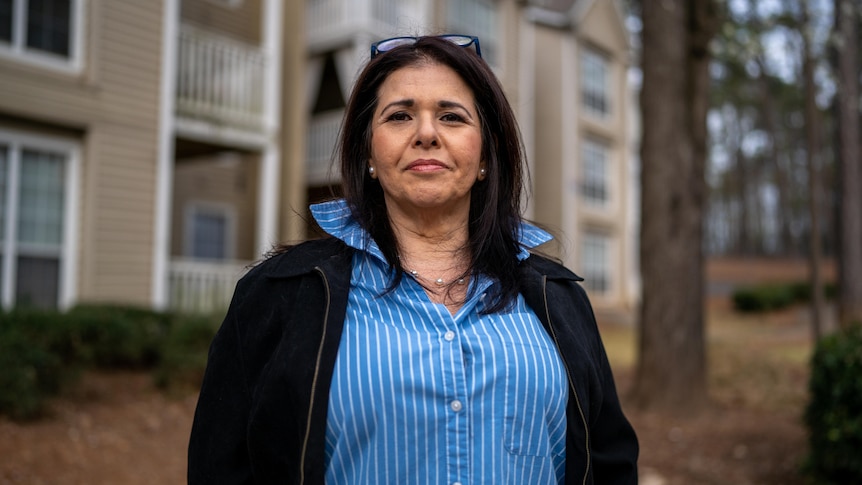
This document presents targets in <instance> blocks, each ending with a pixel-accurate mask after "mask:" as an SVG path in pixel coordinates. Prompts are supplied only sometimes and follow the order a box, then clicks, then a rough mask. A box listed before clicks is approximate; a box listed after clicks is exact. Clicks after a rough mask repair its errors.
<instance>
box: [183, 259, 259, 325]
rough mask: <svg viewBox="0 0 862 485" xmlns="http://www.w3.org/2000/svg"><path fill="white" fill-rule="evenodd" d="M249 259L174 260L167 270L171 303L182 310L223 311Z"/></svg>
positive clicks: (188, 311)
mask: <svg viewBox="0 0 862 485" xmlns="http://www.w3.org/2000/svg"><path fill="white" fill-rule="evenodd" d="M249 264H250V262H248V261H233V262H210V261H200V260H190V259H176V258H175V259H173V260H172V261H171V262H170V267H169V269H168V292H169V293H168V298H169V300H168V306H169V308H170V309H171V310H172V311H177V312H180V313H196V314H210V313H222V312H224V311H225V310H227V307H228V305H229V304H230V300H231V297H232V296H233V290H234V287H235V286H236V282H237V281H238V280H239V278H240V277H242V275H243V274H245V272H246V270H247V269H248V265H249Z"/></svg>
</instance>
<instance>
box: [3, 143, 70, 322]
mask: <svg viewBox="0 0 862 485" xmlns="http://www.w3.org/2000/svg"><path fill="white" fill-rule="evenodd" d="M0 142H3V143H5V144H8V146H9V159H8V166H7V175H6V180H7V190H8V191H7V193H6V207H7V209H6V212H7V214H13V215H16V214H18V202H19V199H20V197H19V190H20V180H19V179H20V168H21V163H22V160H21V150H22V149H24V148H30V149H33V150H36V151H48V152H59V153H62V154H63V155H64V156H65V160H64V163H65V166H64V167H63V168H64V172H65V175H64V180H63V191H64V199H63V235H62V238H63V239H62V242H61V243H60V244H61V248H60V252H59V257H60V267H59V277H58V281H57V293H58V295H57V306H58V308H59V309H61V310H65V309H68V308H70V307H71V306H72V305H73V304H74V303H75V302H76V301H77V296H78V288H77V276H78V272H77V271H78V235H79V234H78V231H79V227H78V222H79V208H80V207H79V204H80V196H79V193H80V190H79V189H80V166H81V146H80V142H79V141H77V140H73V139H68V138H58V137H52V136H46V135H40V134H33V133H30V132H21V131H17V130H8V129H5V128H3V129H0ZM5 223H6V227H5V232H4V234H5V238H4V239H5V240H6V241H8V242H9V244H8V245H7V246H4V247H3V272H2V275H0V278H2V279H3V281H4V282H5V284H4V285H3V292H2V294H0V306H2V307H3V308H12V307H14V306H15V290H16V287H15V276H16V271H17V256H18V254H19V251H18V248H17V246H18V225H17V217H15V216H13V217H8V218H7V219H6V221H5ZM0 244H2V241H0ZM31 253H33V252H32V251H31ZM36 253H38V250H37V251H36ZM51 254H52V255H56V254H57V253H56V252H53V251H52V252H51Z"/></svg>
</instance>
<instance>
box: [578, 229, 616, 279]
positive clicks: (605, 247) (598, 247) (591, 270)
mask: <svg viewBox="0 0 862 485" xmlns="http://www.w3.org/2000/svg"><path fill="white" fill-rule="evenodd" d="M610 253H611V251H610V238H608V237H607V236H605V235H603V234H599V233H596V232H589V231H588V232H585V233H584V236H583V245H582V248H581V273H582V276H583V277H584V285H585V286H586V287H587V289H588V290H591V291H595V292H599V293H607V292H608V291H609V290H610V288H611V269H610V266H611V262H610Z"/></svg>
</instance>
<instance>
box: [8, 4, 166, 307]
mask: <svg viewBox="0 0 862 485" xmlns="http://www.w3.org/2000/svg"><path fill="white" fill-rule="evenodd" d="M85 5H86V6H87V8H88V9H89V10H88V11H87V12H85V17H86V18H87V22H86V25H85V29H86V42H85V46H84V50H85V59H84V63H85V67H84V70H83V72H82V73H80V74H70V73H62V72H56V71H53V70H50V69H45V68H40V67H36V66H32V65H28V64H25V63H20V62H18V61H14V60H6V59H3V60H0V92H3V93H4V94H3V96H2V97H0V114H2V115H3V116H7V117H14V118H15V119H18V120H22V121H19V122H18V124H19V125H20V126H24V127H25V128H28V129H29V130H30V131H35V132H50V131H58V130H59V131H64V130H67V129H71V130H73V131H74V132H77V133H78V138H79V140H80V142H81V146H82V160H81V185H82V186H81V190H80V195H81V197H82V200H81V202H80V215H81V220H80V223H79V229H80V233H79V244H80V245H79V253H80V260H79V265H78V268H79V278H78V297H79V299H80V300H84V301H87V300H90V301H115V302H130V303H139V304H148V303H149V302H150V295H151V291H152V288H151V285H152V281H151V277H152V267H153V265H152V255H153V250H152V244H153V228H154V220H153V217H154V214H153V211H154V207H155V200H154V190H155V189H154V185H155V167H156V159H157V157H156V155H157V150H158V137H157V135H158V108H159V104H160V99H159V86H160V73H161V61H160V57H161V49H162V36H161V27H162V11H161V6H162V2H139V1H137V0H104V1H99V2H85Z"/></svg>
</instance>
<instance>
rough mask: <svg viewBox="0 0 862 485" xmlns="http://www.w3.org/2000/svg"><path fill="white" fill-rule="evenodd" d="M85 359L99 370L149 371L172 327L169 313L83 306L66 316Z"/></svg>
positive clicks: (129, 308) (118, 307)
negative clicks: (141, 369)
mask: <svg viewBox="0 0 862 485" xmlns="http://www.w3.org/2000/svg"><path fill="white" fill-rule="evenodd" d="M64 318H65V319H66V320H67V322H68V323H67V325H68V326H69V327H71V332H70V333H71V336H72V338H73V339H74V340H75V341H76V346H77V347H78V348H80V351H79V352H78V353H79V354H80V355H79V356H80V357H81V358H82V359H85V360H86V361H87V362H88V363H91V364H93V365H95V366H97V367H100V368H118V367H121V368H149V367H152V366H153V365H155V364H156V363H157V362H158V360H159V346H160V345H161V341H162V340H163V339H164V337H165V335H166V334H167V333H168V329H169V327H170V324H171V322H170V320H171V317H170V315H169V314H167V313H161V312H155V311H152V310H148V309H141V308H136V307H124V306H111V305H84V306H78V307H75V308H73V309H72V310H71V311H70V312H68V314H66V315H65V316H64Z"/></svg>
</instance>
